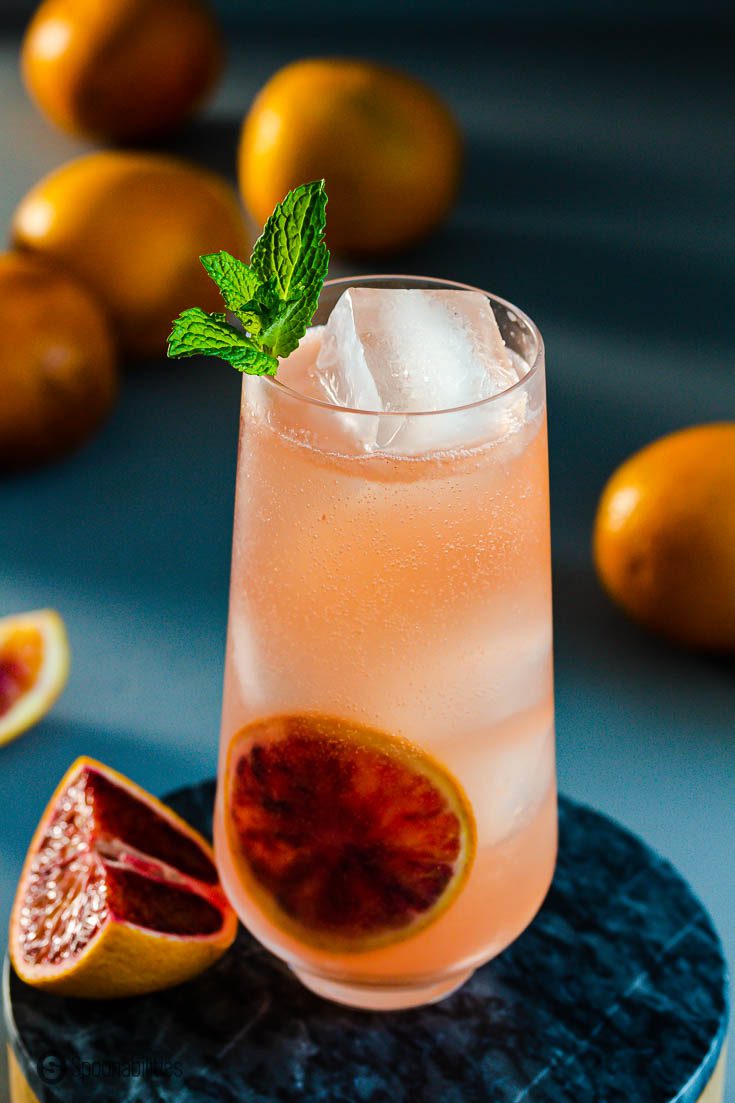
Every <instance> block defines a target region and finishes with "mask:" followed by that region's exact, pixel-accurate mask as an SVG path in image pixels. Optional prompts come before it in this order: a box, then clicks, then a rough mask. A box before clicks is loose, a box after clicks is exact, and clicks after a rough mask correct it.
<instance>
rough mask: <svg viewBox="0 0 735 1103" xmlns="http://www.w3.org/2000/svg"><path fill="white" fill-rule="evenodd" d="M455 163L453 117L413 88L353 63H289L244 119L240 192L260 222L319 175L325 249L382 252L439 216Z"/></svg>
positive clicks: (451, 189) (425, 91)
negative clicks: (325, 199)
mask: <svg viewBox="0 0 735 1103" xmlns="http://www.w3.org/2000/svg"><path fill="white" fill-rule="evenodd" d="M460 160H461V143H460V137H459V131H458V129H457V125H456V123H455V121H454V119H453V117H452V115H451V114H450V112H449V110H448V109H447V107H446V106H445V105H444V104H443V103H442V101H441V100H440V99H439V98H438V96H436V95H435V94H434V93H433V92H432V91H431V90H430V89H429V88H427V87H426V85H424V84H422V83H421V82H420V81H418V80H414V79H413V78H412V77H409V76H408V75H406V74H405V73H400V72H397V71H395V70H392V69H386V68H383V67H382V66H378V65H372V64H368V63H367V62H362V61H350V60H341V59H337V58H327V59H314V60H306V61H298V62H295V63H294V64H292V65H287V66H286V67H285V68H284V69H281V70H280V71H279V72H277V73H276V74H275V76H273V77H272V78H271V79H270V80H269V81H268V83H267V84H266V85H265V87H264V88H263V89H262V90H261V91H260V93H259V95H258V96H257V97H256V99H255V101H254V103H253V105H252V107H251V109H250V112H249V114H248V115H247V117H246V119H245V122H244V124H243V129H242V135H241V139H240V151H239V179H240V190H241V191H242V195H243V198H244V200H245V204H246V206H247V207H248V209H249V211H250V213H251V214H252V216H253V218H254V219H255V220H256V222H258V223H259V224H262V223H263V222H264V221H265V220H266V218H267V217H268V215H269V214H270V213H271V211H272V210H273V207H274V206H275V204H276V203H277V202H278V201H279V200H280V199H282V198H283V196H284V195H285V194H286V192H287V191H288V190H289V189H290V188H293V187H296V186H297V185H298V184H301V183H303V182H304V181H306V180H315V179H320V178H322V177H324V179H325V180H326V185H327V193H328V195H329V209H328V218H327V240H328V242H329V245H330V246H331V247H332V248H333V249H334V250H336V251H337V252H346V253H362V254H370V253H383V252H387V251H390V250H395V249H399V248H401V247H402V246H405V245H408V244H410V243H411V242H413V241H415V240H416V239H418V238H420V237H423V236H424V235H425V234H426V233H428V231H430V230H431V229H433V227H434V226H436V224H437V223H438V222H439V221H440V220H441V219H442V218H443V217H444V215H445V214H446V212H447V210H448V208H449V206H450V204H451V202H452V200H453V198H454V195H455V192H456V190H457V184H458V181H459V173H460Z"/></svg>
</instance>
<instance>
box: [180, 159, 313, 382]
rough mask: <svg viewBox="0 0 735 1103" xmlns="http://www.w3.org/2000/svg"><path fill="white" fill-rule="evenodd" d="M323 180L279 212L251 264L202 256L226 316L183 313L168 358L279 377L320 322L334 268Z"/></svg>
mask: <svg viewBox="0 0 735 1103" xmlns="http://www.w3.org/2000/svg"><path fill="white" fill-rule="evenodd" d="M326 205H327V194H326V192H325V190H324V181H323V180H315V181H314V182H313V183H311V184H302V185H301V187H298V188H295V189H294V191H291V192H289V193H288V195H287V196H286V198H285V199H284V200H283V202H281V203H279V204H278V205H277V206H276V209H275V210H274V211H273V214H272V215H271V216H270V218H269V219H268V221H267V222H266V224H265V226H264V227H263V232H262V234H261V235H260V237H259V238H258V240H257V241H256V242H255V245H254V246H253V252H252V255H251V257H250V264H245V263H244V262H243V261H241V260H238V259H237V257H233V256H231V255H230V254H229V253H226V252H224V251H222V252H220V253H210V254H209V255H208V256H204V257H200V260H201V262H202V264H203V265H204V268H205V269H206V272H207V274H208V275H209V276H210V277H211V279H213V280H214V282H215V283H216V284H217V287H218V288H219V290H220V294H221V295H222V298H223V300H224V304H225V307H226V308H227V310H228V311H229V312H230V314H234V316H235V317H236V318H237V320H238V321H239V322H240V326H241V327H242V328H239V327H238V326H235V325H232V324H230V322H228V320H227V314H207V313H206V312H205V311H204V310H200V309H199V307H196V306H195V307H191V308H190V309H189V310H184V311H183V313H181V314H179V316H178V318H176V319H175V321H174V323H173V328H172V330H171V333H170V335H169V338H168V355H169V356H171V357H180V356H219V357H221V358H222V359H223V360H227V361H229V363H230V364H232V366H233V367H235V368H237V369H238V371H241V372H247V373H248V374H249V375H275V374H276V371H277V370H278V357H279V356H288V354H289V353H290V352H293V350H294V349H295V348H296V347H297V345H298V343H299V341H300V340H301V338H302V337H303V336H304V334H305V333H306V330H307V328H308V326H309V323H310V322H311V319H312V318H313V317H314V313H315V311H316V308H317V305H318V303H319V295H320V293H321V289H322V284H323V283H324V280H325V278H326V275H327V268H328V266H329V250H328V249H327V247H326V245H325V243H324V230H325V227H326Z"/></svg>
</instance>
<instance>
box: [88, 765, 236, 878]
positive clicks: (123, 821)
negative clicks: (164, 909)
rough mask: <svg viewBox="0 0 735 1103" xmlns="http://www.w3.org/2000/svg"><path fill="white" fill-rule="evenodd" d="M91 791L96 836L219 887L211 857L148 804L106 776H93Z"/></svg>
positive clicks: (90, 779) (90, 784)
mask: <svg viewBox="0 0 735 1103" xmlns="http://www.w3.org/2000/svg"><path fill="white" fill-rule="evenodd" d="M88 791H89V795H90V799H91V803H92V806H93V808H94V818H95V823H96V833H97V835H109V836H110V837H111V838H115V839H124V840H125V842H126V843H127V844H128V846H132V847H134V848H135V849H136V850H140V851H142V852H143V853H144V854H147V855H148V856H149V857H150V858H158V859H159V861H161V862H166V864H167V865H170V866H173V867H174V869H178V870H181V872H182V873H186V874H187V875H188V876H189V877H195V878H196V879H197V881H206V882H207V884H210V885H216V884H217V880H218V878H217V870H216V869H215V866H214V863H213V862H212V861H211V859H210V858H209V856H208V855H207V854H205V853H204V852H203V851H202V849H201V848H200V847H199V846H198V845H197V843H196V842H194V840H193V839H190V838H189V837H188V836H187V835H182V834H181V832H180V831H177V829H176V828H175V827H174V826H173V825H172V824H170V823H169V822H168V821H167V820H163V819H161V817H160V816H159V815H158V814H157V813H156V812H155V811H154V810H153V809H152V808H150V807H149V806H148V805H147V804H143V803H142V802H141V801H139V800H137V798H136V797H134V796H133V795H132V794H131V793H129V792H128V791H127V790H126V789H123V788H121V787H120V786H119V785H116V784H115V783H114V782H113V781H110V779H109V778H107V777H105V776H104V775H103V774H98V773H94V772H93V773H90V776H89V782H88Z"/></svg>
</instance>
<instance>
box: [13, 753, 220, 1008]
mask: <svg viewBox="0 0 735 1103" xmlns="http://www.w3.org/2000/svg"><path fill="white" fill-rule="evenodd" d="M236 928H237V920H236V918H235V915H234V913H233V911H232V909H231V908H230V906H229V904H228V903H227V901H226V899H225V896H224V893H223V891H222V889H221V887H220V884H219V878H218V876H217V870H216V868H215V865H214V862H213V859H212V851H211V849H210V847H209V846H208V845H207V843H206V841H205V840H204V839H203V838H202V837H201V835H199V834H198V833H197V832H196V831H194V830H193V828H191V827H189V826H188V824H186V823H184V821H183V820H181V819H179V817H178V816H177V815H175V813H174V812H172V811H171V809H169V808H167V807H166V806H165V805H164V804H161V802H160V801H157V800H156V799H155V798H154V797H152V796H150V795H149V794H148V793H146V792H145V791H144V790H143V789H140V788H139V787H138V786H137V785H134V784H133V782H131V781H129V780H128V779H127V778H124V777H122V776H121V775H120V774H118V773H116V772H115V771H114V770H111V769H109V767H107V766H103V765H102V764H101V763H99V762H95V761H94V760H92V759H89V758H80V759H78V760H77V761H76V762H75V763H74V765H73V766H72V767H71V768H70V769H69V770H68V771H67V773H66V774H65V776H64V778H63V779H62V781H61V783H60V785H59V787H58V788H57V790H56V792H55V793H54V795H53V797H52V798H51V801H50V803H49V805H48V807H47V809H46V811H45V813H44V815H43V817H42V819H41V822H40V824H39V826H38V828H37V830H36V834H35V836H34V838H33V842H32V843H31V846H30V850H29V851H28V857H27V858H26V863H25V866H24V868H23V872H22V874H21V878H20V882H19V884H18V890H17V893H16V897H15V903H14V905H13V912H12V916H11V921H10V956H11V959H12V962H13V965H14V966H15V970H16V972H17V973H18V975H19V976H20V977H21V978H22V979H23V980H24V981H26V982H27V983H28V984H32V985H34V986H36V987H38V988H46V989H51V990H53V991H55V992H58V993H61V994H62V995H68V996H90V997H95V998H105V997H109V996H130V995H137V994H139V993H141V992H153V991H156V990H158V989H160V988H167V987H169V986H170V985H172V984H178V983H180V982H181V981H184V980H188V979H189V978H190V977H193V976H195V975H196V974H197V973H200V972H201V971H202V970H203V969H205V968H206V967H207V966H208V965H210V964H211V963H212V962H214V961H216V960H217V958H219V957H220V956H221V955H222V954H223V953H224V951H225V950H226V949H227V947H228V946H229V945H230V944H231V943H232V941H233V939H234V937H235V933H236Z"/></svg>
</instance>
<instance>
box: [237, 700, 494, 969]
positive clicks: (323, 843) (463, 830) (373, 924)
mask: <svg viewBox="0 0 735 1103" xmlns="http://www.w3.org/2000/svg"><path fill="white" fill-rule="evenodd" d="M226 784H227V797H226V799H227V805H228V813H229V814H228V816H227V821H228V830H229V832H230V846H231V849H232V852H233V854H234V855H235V859H236V861H237V865H238V869H239V871H240V874H241V876H242V878H243V881H244V883H245V885H246V886H247V888H248V890H249V891H250V892H251V894H252V895H253V896H254V897H255V899H256V900H257V901H258V902H259V903H260V905H261V906H262V908H263V909H264V911H265V912H266V913H267V914H269V915H270V917H271V918H272V919H273V921H274V922H276V923H277V924H278V925H279V926H281V927H282V928H285V929H288V930H291V931H292V932H293V933H295V934H296V935H297V936H298V937H300V938H302V939H303V940H305V941H307V942H310V943H313V944H316V945H319V946H322V947H326V948H329V949H335V950H347V951H358V950H363V949H368V948H373V947H375V946H377V945H385V944H387V943H389V942H393V941H397V940H398V939H403V938H406V937H408V936H409V935H412V934H414V933H416V932H417V931H418V930H419V929H420V928H422V927H424V926H426V925H427V924H428V923H430V922H432V921H433V920H435V919H436V918H438V916H439V915H440V914H441V913H442V912H443V911H444V910H445V909H446V908H447V907H448V906H449V905H450V904H451V902H452V901H453V900H454V899H455V898H456V896H457V893H458V892H459V891H460V889H461V887H462V885H463V884H464V881H465V879H466V877H467V874H468V872H469V869H470V866H471V864H472V860H473V857H474V852H475V837H476V831H475V823H474V817H473V815H472V809H471V807H470V804H469V802H468V800H467V797H466V796H465V795H464V793H463V791H462V789H461V787H460V785H459V783H458V782H457V781H456V780H455V779H454V778H452V777H451V775H450V774H449V773H448V772H447V771H446V770H445V769H444V767H442V766H441V765H440V764H439V763H438V762H436V761H435V760H434V759H432V758H431V757H430V756H429V755H427V754H426V753H425V752H424V751H422V750H421V749H420V748H419V747H417V746H415V745H414V744H412V743H409V742H408V741H407V740H404V739H399V738H396V737H394V736H390V735H386V734H384V733H383V732H379V731H374V730H372V729H370V728H365V727H362V726H358V725H356V724H352V723H346V722H344V721H341V720H334V719H330V718H328V717H322V716H286V717H278V718H273V719H269V720H264V721H260V722H258V723H256V724H253V725H251V726H249V727H247V728H244V729H243V730H242V731H240V732H239V733H238V734H237V736H235V738H234V740H233V742H232V745H231V749H230V752H229V763H228V769H227V783H226Z"/></svg>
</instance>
